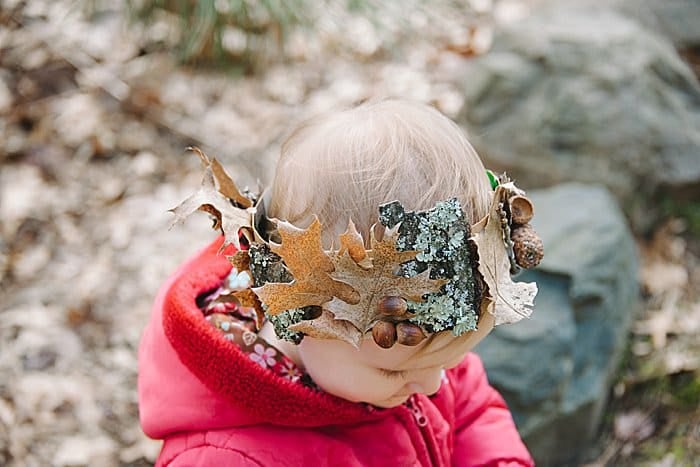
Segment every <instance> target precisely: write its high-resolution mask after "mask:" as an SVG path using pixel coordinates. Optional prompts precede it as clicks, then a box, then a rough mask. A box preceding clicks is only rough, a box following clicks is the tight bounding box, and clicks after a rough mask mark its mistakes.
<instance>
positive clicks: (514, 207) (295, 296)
mask: <svg viewBox="0 0 700 467" xmlns="http://www.w3.org/2000/svg"><path fill="white" fill-rule="evenodd" d="M192 150H193V151H194V152H195V153H196V154H197V155H198V156H199V157H200V159H201V161H202V163H203V166H204V178H203V180H202V185H201V187H200V189H199V190H198V191H197V192H196V193H194V194H193V195H191V196H190V197H189V198H187V199H186V200H185V201H183V202H182V203H181V204H180V205H179V206H177V207H176V208H174V209H173V210H172V212H173V213H174V214H175V220H174V221H173V224H176V223H178V222H181V221H183V220H184V219H185V218H186V217H187V216H189V215H190V214H191V213H193V212H195V211H196V210H202V211H205V212H207V213H209V214H210V215H212V217H213V219H214V224H213V227H214V228H215V229H220V230H221V231H222V232H223V234H224V242H223V244H222V247H221V250H223V249H224V248H225V247H226V246H227V245H229V244H233V245H234V246H235V247H236V248H237V249H238V251H237V253H235V254H234V255H233V256H230V257H229V260H230V261H231V263H232V265H233V269H232V272H231V275H230V276H229V279H228V282H227V287H226V290H225V292H224V293H223V294H221V295H220V296H219V298H218V300H223V301H230V302H234V303H236V304H237V305H238V306H240V307H245V308H250V309H251V310H253V311H254V314H255V317H256V327H257V328H258V329H260V328H261V327H262V325H263V323H264V321H265V319H269V321H270V322H271V323H272V324H273V326H274V329H275V333H276V334H277V336H278V337H279V338H282V339H285V340H288V341H291V342H294V343H299V342H300V341H301V340H302V339H303V337H304V335H308V336H312V337H317V338H324V339H328V338H332V339H340V340H343V341H346V342H348V343H350V344H352V345H354V346H355V347H359V345H360V342H361V340H362V339H363V337H364V335H365V334H366V333H368V332H371V334H372V337H373V339H374V341H375V342H376V343H377V344H378V345H380V346H381V347H384V348H389V347H391V346H392V345H394V343H396V342H399V343H400V344H404V345H416V344H418V343H419V342H421V341H422V340H423V339H424V338H425V337H426V335H428V334H431V333H435V332H441V331H446V330H450V331H452V333H453V334H454V335H455V336H459V335H462V334H464V333H466V332H469V331H475V330H476V329H477V327H478V323H479V320H480V319H481V318H483V317H484V316H485V315H486V314H487V313H488V314H491V315H493V317H494V318H495V324H496V325H498V324H503V323H513V322H516V321H519V320H520V319H522V318H523V317H527V316H529V315H530V314H531V312H532V309H531V307H532V305H533V303H534V298H535V295H536V294H537V286H536V284H535V283H524V282H513V281H512V280H511V275H512V274H515V273H516V272H518V271H519V269H520V268H521V267H524V268H530V267H534V266H536V265H537V264H538V263H539V261H540V260H541V259H542V255H543V247H542V242H541V240H540V239H539V237H538V236H537V234H536V233H535V231H534V229H532V227H531V226H530V224H529V221H530V219H531V218H532V215H533V207H532V203H531V202H530V201H529V199H528V198H527V197H526V196H525V193H524V192H523V191H522V190H520V189H518V188H517V187H516V186H515V185H514V184H513V182H511V181H510V180H509V179H508V178H507V177H506V176H505V174H504V175H502V176H499V177H496V176H495V175H494V174H493V173H491V172H490V171H487V172H488V176H489V179H490V181H491V185H492V188H493V199H492V201H491V204H490V209H489V213H488V215H487V216H485V217H484V218H483V219H481V220H480V221H479V222H477V223H476V224H474V225H470V224H469V223H468V222H467V221H466V219H465V215H464V212H463V211H462V208H461V206H460V203H459V202H458V201H457V199H454V198H453V199H449V200H445V201H442V202H438V203H436V205H435V206H434V207H433V208H431V209H428V210H425V211H418V212H413V211H407V210H405V208H404V207H403V206H402V205H401V203H400V202H398V201H394V202H391V203H387V204H384V205H381V206H380V207H379V213H378V214H379V215H378V218H379V223H378V224H376V225H375V226H374V227H373V228H372V229H371V231H370V237H371V238H370V239H369V240H370V249H365V241H364V239H363V238H362V236H361V235H360V234H359V233H358V232H357V230H356V229H355V226H354V224H353V223H352V220H350V221H349V223H348V228H347V230H346V231H345V233H343V234H341V235H340V236H339V238H338V245H339V246H338V248H337V249H335V248H331V249H330V250H324V249H323V247H322V244H321V233H322V225H321V223H320V222H319V221H318V219H315V220H314V222H313V223H312V224H311V225H310V226H309V227H307V228H306V229H300V228H298V227H296V226H294V225H292V224H290V223H288V222H284V221H276V220H270V219H268V218H267V217H266V216H265V208H264V201H263V199H262V198H261V197H260V196H259V195H258V194H254V193H251V192H250V191H248V190H245V191H243V192H241V191H240V190H239V189H238V188H237V187H236V185H235V183H234V182H233V180H232V179H231V177H230V176H229V175H228V174H227V173H226V171H225V170H224V169H223V167H222V166H221V164H220V163H219V162H218V161H217V160H216V159H211V160H210V159H209V158H208V157H207V156H206V155H205V154H204V153H203V152H202V151H200V150H199V149H196V148H193V149H192ZM260 232H263V234H264V235H261V233H260ZM241 239H245V243H246V244H247V245H248V248H247V249H241V245H240V241H241ZM271 239H274V240H275V241H273V240H271Z"/></svg>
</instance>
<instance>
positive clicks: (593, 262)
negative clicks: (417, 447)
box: [476, 184, 638, 466]
mask: <svg viewBox="0 0 700 467" xmlns="http://www.w3.org/2000/svg"><path fill="white" fill-rule="evenodd" d="M530 195H531V198H532V200H533V201H534V203H535V209H536V215H535V219H534V221H535V222H534V225H535V228H536V229H537V231H538V232H539V233H540V235H541V237H542V240H543V242H544V245H545V257H544V260H543V261H542V263H541V265H540V266H539V267H538V268H537V269H536V270H534V271H528V272H526V273H523V274H522V277H521V278H519V279H522V280H526V281H531V280H535V281H536V282H537V283H538V286H539V294H538V296H537V300H536V303H535V311H534V313H533V315H532V317H531V319H529V320H525V321H521V322H519V323H517V324H515V325H511V326H505V325H504V326H499V327H497V328H496V329H495V330H494V332H493V333H492V334H491V335H490V336H489V337H487V338H486V339H485V340H484V341H483V342H482V343H481V344H480V345H479V346H478V347H477V349H476V351H477V352H478V353H479V354H480V355H481V356H482V357H483V359H484V363H485V365H486V368H487V372H488V376H489V380H490V381H491V383H492V384H493V385H495V386H496V387H497V388H498V389H499V390H500V391H501V392H502V394H503V395H504V397H505V399H506V401H507V402H508V405H509V407H510V408H511V410H512V411H513V415H514V418H515V421H516V423H517V424H518V428H519V429H520V433H521V434H522V435H523V437H524V439H525V442H526V444H527V445H528V447H529V448H530V449H531V451H532V453H533V455H534V456H535V459H536V460H537V465H542V466H546V465H557V466H558V465H563V463H565V462H570V461H572V460H573V459H574V458H575V457H576V456H577V455H579V454H581V452H582V450H583V449H585V447H586V442H587V441H588V440H590V439H591V437H592V436H593V434H594V433H595V430H596V428H597V426H598V423H599V422H600V419H601V414H602V409H603V408H604V406H605V403H606V398H607V394H608V391H609V389H610V385H611V381H612V378H613V376H614V373H615V370H616V366H617V362H618V359H619V356H620V355H621V352H622V350H623V349H624V347H625V338H626V335H627V331H628V328H629V325H630V321H631V317H632V315H633V312H634V310H635V308H636V306H637V299H638V286H637V256H636V249H635V244H634V241H633V239H632V236H631V234H630V232H629V229H628V228H627V226H626V223H625V220H624V218H623V215H622V213H621V212H620V210H619V208H618V207H617V203H616V201H615V199H614V198H613V197H612V196H611V195H610V193H609V192H608V191H607V190H606V189H605V188H603V187H601V186H595V185H582V184H566V185H560V186H557V187H554V188H551V189H548V190H543V191H537V192H532V193H530Z"/></svg>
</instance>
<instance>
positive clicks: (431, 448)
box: [406, 395, 438, 465]
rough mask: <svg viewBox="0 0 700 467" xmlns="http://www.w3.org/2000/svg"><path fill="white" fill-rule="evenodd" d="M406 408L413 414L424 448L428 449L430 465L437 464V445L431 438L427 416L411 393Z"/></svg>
mask: <svg viewBox="0 0 700 467" xmlns="http://www.w3.org/2000/svg"><path fill="white" fill-rule="evenodd" d="M406 408H407V409H408V410H409V411H410V412H411V415H413V419H414V420H415V422H416V425H417V426H418V430H419V431H420V434H421V437H422V438H423V442H424V443H425V447H426V450H427V451H428V457H429V458H430V465H438V463H437V461H438V455H437V446H435V442H434V440H433V434H432V432H431V430H430V427H429V426H428V417H426V416H425V414H424V413H423V410H422V409H421V407H420V405H419V404H418V400H417V396H416V395H413V396H411V397H410V398H409V399H408V400H407V401H406Z"/></svg>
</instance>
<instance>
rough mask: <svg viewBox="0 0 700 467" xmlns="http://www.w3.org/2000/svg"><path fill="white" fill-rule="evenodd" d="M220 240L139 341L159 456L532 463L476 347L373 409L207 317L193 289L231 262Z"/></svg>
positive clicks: (168, 459) (144, 396) (142, 398)
mask: <svg viewBox="0 0 700 467" xmlns="http://www.w3.org/2000/svg"><path fill="white" fill-rule="evenodd" d="M220 244H221V240H217V241H216V242H214V243H213V244H212V245H210V246H209V247H208V248H206V249H205V250H204V251H202V252H201V253H200V254H199V255H197V256H195V257H194V258H193V259H191V260H190V261H189V262H187V263H185V264H184V265H183V266H182V267H181V268H180V270H178V271H177V272H176V273H175V274H174V275H173V276H172V277H171V278H170V279H169V280H168V281H167V282H166V284H165V285H164V286H163V288H162V289H161V292H160V294H159V296H158V298H157V299H156V302H155V306H154V309H153V313H152V316H151V321H150V323H149V324H148V326H147V328H146V330H145V332H144V334H143V337H142V340H141V345H140V348H139V380H138V390H139V409H140V417H141V424H142V426H143V429H144V431H145V432H146V434H147V435H148V436H150V437H152V438H156V439H163V440H164V444H163V449H162V451H161V453H160V456H159V458H158V461H157V463H156V465H157V466H173V467H175V466H238V465H245V466H247V465H251V466H253V465H254V466H309V465H311V466H314V467H321V466H337V465H342V466H418V465H420V466H429V465H435V466H448V465H459V466H506V465H508V466H511V465H512V466H531V465H533V462H532V459H531V458H530V455H529V454H528V451H527V449H526V448H525V446H524V445H523V443H522V441H521V440H520V437H519V436H518V433H517V431H516V429H515V426H514V424H513V420H512V418H511V415H510V413H509V411H508V409H507V408H506V405H505V403H504V402H503V399H502V398H501V396H500V395H499V394H498V393H497V392H496V391H495V390H494V389H493V388H491V387H490V386H489V384H488V382H487V380H486V375H485V373H484V368H483V366H482V364H481V361H480V360H479V358H478V357H477V356H476V355H475V354H469V355H468V356H467V357H466V358H465V360H464V362H463V363H462V364H461V365H460V366H458V367H456V368H454V369H452V370H450V371H448V372H447V378H446V379H445V380H444V381H443V385H442V387H441V389H440V390H439V391H438V393H437V394H435V395H434V396H431V397H427V396H424V395H415V396H413V397H412V398H411V399H410V401H409V402H410V403H409V404H408V405H401V406H399V407H395V408H392V409H375V408H372V407H369V406H367V405H365V404H356V403H352V402H349V401H346V400H344V399H340V398H337V397H335V396H332V395H330V394H327V393H324V392H319V391H315V390H313V389H311V388H308V387H307V386H304V385H302V384H298V383H292V382H290V381H287V380H284V379H282V378H281V377H279V376H276V375H275V374H274V373H272V372H271V371H269V370H267V369H264V368H262V367H260V366H259V365H257V364H256V363H254V362H253V361H251V360H250V359H249V358H246V357H245V356H243V354H242V352H241V351H240V349H239V348H238V347H236V346H235V344H233V343H232V342H230V341H228V340H226V339H224V338H223V336H222V335H221V333H219V332H218V331H217V330H215V329H214V328H213V327H212V326H210V325H209V324H208V323H207V322H206V321H205V320H204V319H203V315H202V313H201V311H200V309H199V308H198V307H197V305H196V303H195V298H196V297H197V296H198V295H199V294H201V293H203V292H206V291H208V290H211V289H212V288H215V287H216V286H217V285H218V284H219V283H220V282H221V280H222V279H223V278H224V277H225V276H226V275H227V274H228V272H229V270H230V268H231V266H230V264H229V263H228V261H227V260H226V259H225V258H224V256H223V255H217V250H218V248H219V245H220Z"/></svg>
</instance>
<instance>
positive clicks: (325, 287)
mask: <svg viewBox="0 0 700 467" xmlns="http://www.w3.org/2000/svg"><path fill="white" fill-rule="evenodd" d="M277 231H278V233H279V236H280V238H281V240H282V242H281V244H279V245H277V244H274V243H271V244H270V249H271V250H272V251H273V252H274V253H276V254H278V255H279V256H280V257H281V258H282V259H283V260H284V263H285V265H286V267H287V269H288V270H289V272H290V273H291V274H292V276H293V277H294V280H293V281H292V282H289V283H267V284H265V285H263V286H262V287H257V288H255V289H253V290H254V292H255V293H256V294H257V296H258V297H259V298H260V300H261V301H262V302H263V303H264V304H265V306H266V307H267V313H268V314H269V315H272V316H275V315H278V314H280V313H282V312H283V311H286V310H292V309H295V308H302V307H305V306H310V305H323V304H324V303H326V302H327V301H329V300H331V299H332V298H333V297H339V298H341V299H342V300H346V301H349V302H357V301H359V293H358V292H357V291H355V290H354V289H353V288H352V287H351V286H350V285H348V284H347V283H344V282H340V281H338V280H335V279H333V278H332V277H331V276H330V275H329V273H331V272H333V270H334V265H333V261H331V258H330V257H329V256H328V255H327V254H326V252H325V251H324V250H323V247H322V245H321V223H320V222H319V221H318V219H315V220H314V222H313V223H312V224H311V225H310V226H309V227H308V228H307V229H299V228H297V227H295V226H293V225H292V224H290V223H288V222H282V221H280V222H278V224H277Z"/></svg>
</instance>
